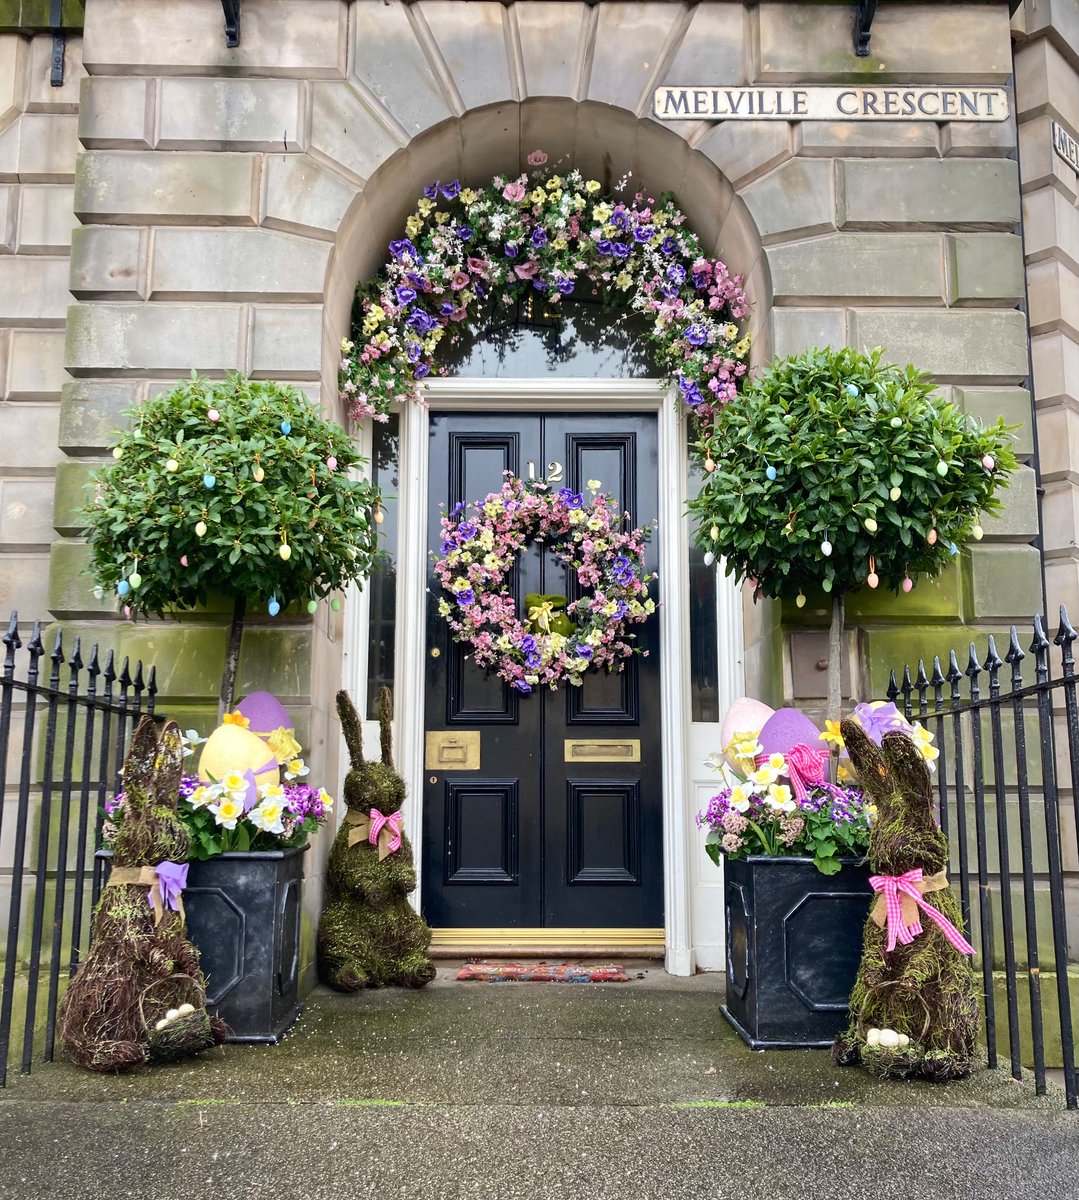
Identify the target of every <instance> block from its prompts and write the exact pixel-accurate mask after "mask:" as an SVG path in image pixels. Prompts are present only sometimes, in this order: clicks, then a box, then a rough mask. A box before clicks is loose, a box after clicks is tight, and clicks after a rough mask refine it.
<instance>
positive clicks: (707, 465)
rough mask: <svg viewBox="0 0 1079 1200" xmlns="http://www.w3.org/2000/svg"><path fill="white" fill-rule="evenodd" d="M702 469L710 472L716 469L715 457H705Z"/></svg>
mask: <svg viewBox="0 0 1079 1200" xmlns="http://www.w3.org/2000/svg"><path fill="white" fill-rule="evenodd" d="M704 469H705V470H706V471H707V472H708V473H709V474H711V473H712V472H713V471H714V470H715V469H716V462H715V459H714V458H711V457H708V458H706V459H705V460H704Z"/></svg>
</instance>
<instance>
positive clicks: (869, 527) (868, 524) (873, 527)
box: [865, 517, 877, 533]
mask: <svg viewBox="0 0 1079 1200" xmlns="http://www.w3.org/2000/svg"><path fill="white" fill-rule="evenodd" d="M865 528H866V532H867V533H876V532H877V522H876V521H875V520H874V519H873V518H872V517H866V519H865Z"/></svg>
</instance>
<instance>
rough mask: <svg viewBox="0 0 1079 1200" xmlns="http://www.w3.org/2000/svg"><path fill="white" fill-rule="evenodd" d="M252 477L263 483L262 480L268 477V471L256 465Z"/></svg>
mask: <svg viewBox="0 0 1079 1200" xmlns="http://www.w3.org/2000/svg"><path fill="white" fill-rule="evenodd" d="M251 478H252V479H253V480H254V481H255V482H256V483H261V482H262V481H263V480H264V479H265V478H266V472H265V471H264V470H263V469H262V468H261V467H256V468H255V469H254V470H253V471H252V472H251Z"/></svg>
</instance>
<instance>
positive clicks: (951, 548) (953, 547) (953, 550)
mask: <svg viewBox="0 0 1079 1200" xmlns="http://www.w3.org/2000/svg"><path fill="white" fill-rule="evenodd" d="M948 553H949V554H950V555H951V556H952V557H953V558H954V557H955V556H956V555H957V554H958V553H959V547H958V546H957V545H956V544H955V542H949V543H948Z"/></svg>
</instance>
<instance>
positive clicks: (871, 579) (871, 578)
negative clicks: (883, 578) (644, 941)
mask: <svg viewBox="0 0 1079 1200" xmlns="http://www.w3.org/2000/svg"><path fill="white" fill-rule="evenodd" d="M865 582H866V585H867V586H868V587H871V588H875V587H879V586H880V576H879V575H878V574H877V573H876V571H870V572H869V574H868V575H867V576H866V580H865Z"/></svg>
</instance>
